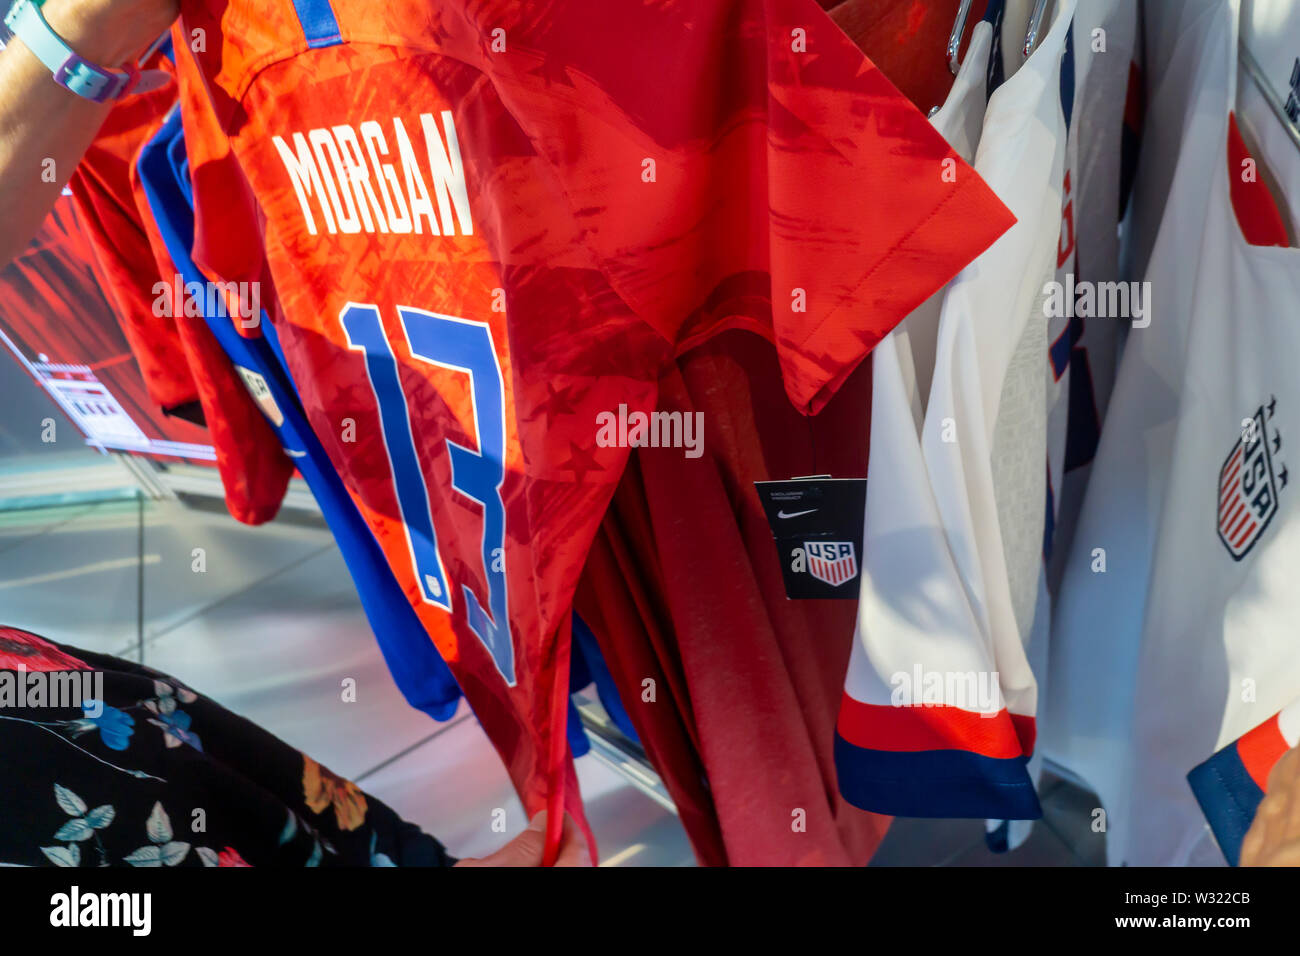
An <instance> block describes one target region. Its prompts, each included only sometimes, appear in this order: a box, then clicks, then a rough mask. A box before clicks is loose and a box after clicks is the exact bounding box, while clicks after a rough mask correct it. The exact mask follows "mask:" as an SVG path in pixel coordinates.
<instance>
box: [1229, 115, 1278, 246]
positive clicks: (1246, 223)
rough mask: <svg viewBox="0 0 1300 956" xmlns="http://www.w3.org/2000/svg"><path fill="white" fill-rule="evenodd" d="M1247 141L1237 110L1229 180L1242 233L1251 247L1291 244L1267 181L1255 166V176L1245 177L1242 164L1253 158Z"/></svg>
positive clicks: (1231, 119) (1232, 118)
mask: <svg viewBox="0 0 1300 956" xmlns="http://www.w3.org/2000/svg"><path fill="white" fill-rule="evenodd" d="M1251 158H1252V157H1251V155H1250V151H1249V150H1248V149H1247V148H1246V141H1245V140H1244V139H1242V137H1241V129H1240V128H1239V127H1238V126H1237V116H1236V114H1235V113H1233V114H1230V115H1229V116H1228V182H1229V184H1230V186H1229V189H1230V192H1231V194H1232V210H1233V212H1234V213H1235V214H1236V216H1237V225H1238V226H1240V227H1241V234H1242V236H1243V237H1244V238H1245V240H1246V241H1247V242H1248V243H1250V244H1251V245H1252V246H1283V247H1286V246H1289V245H1290V244H1291V240H1290V239H1289V238H1288V237H1287V234H1286V222H1285V221H1284V220H1283V219H1282V211H1281V210H1280V209H1279V208H1278V204H1277V200H1276V199H1275V198H1274V196H1273V192H1272V190H1270V189H1269V186H1268V182H1267V181H1266V180H1265V179H1264V177H1263V176H1262V175H1260V171H1259V169H1258V167H1256V168H1255V171H1254V178H1253V179H1251V180H1246V179H1245V178H1244V176H1245V174H1246V170H1245V168H1244V167H1243V165H1242V164H1243V163H1245V162H1246V160H1248V159H1251Z"/></svg>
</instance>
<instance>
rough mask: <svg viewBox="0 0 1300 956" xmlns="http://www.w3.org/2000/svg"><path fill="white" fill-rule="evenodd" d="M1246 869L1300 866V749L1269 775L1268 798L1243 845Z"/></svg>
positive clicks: (1295, 750) (1289, 751)
mask: <svg viewBox="0 0 1300 956" xmlns="http://www.w3.org/2000/svg"><path fill="white" fill-rule="evenodd" d="M1241 865H1242V866H1300V748H1292V749H1291V750H1288V751H1287V752H1286V753H1284V754H1283V755H1282V759H1281V760H1279V761H1278V762H1277V763H1276V764H1274V766H1273V770H1272V772H1271V773H1270V774H1269V775H1268V794H1267V796H1265V797H1264V799H1263V800H1262V801H1260V804H1259V809H1258V810H1256V811H1255V822H1254V823H1252V824H1251V825H1250V830H1249V831H1248V832H1247V833H1246V838H1245V839H1244V840H1242V842H1241Z"/></svg>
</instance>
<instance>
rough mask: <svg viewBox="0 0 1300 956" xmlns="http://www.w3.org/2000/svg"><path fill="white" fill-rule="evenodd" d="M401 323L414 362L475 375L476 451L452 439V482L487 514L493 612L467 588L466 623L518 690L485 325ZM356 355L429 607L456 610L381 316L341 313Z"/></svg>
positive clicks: (496, 388)
mask: <svg viewBox="0 0 1300 956" xmlns="http://www.w3.org/2000/svg"><path fill="white" fill-rule="evenodd" d="M397 314H398V317H399V318H400V319H401V323H402V329H403V331H404V332H405V334H406V340H407V343H408V344H409V346H410V350H411V355H412V357H414V358H416V359H420V360H422V361H425V362H429V363H430V364H432V365H437V366H439V367H440V368H445V369H450V370H451V371H455V372H463V373H465V374H466V375H468V376H469V378H470V393H471V395H472V396H473V400H474V428H475V431H476V432H477V434H478V445H479V450H478V451H477V452H475V451H472V450H471V449H469V448H465V447H462V446H461V445H457V444H456V443H455V442H452V441H448V442H447V448H448V451H449V452H450V455H451V474H452V479H451V484H452V487H453V488H455V489H456V490H457V491H459V492H460V493H461V494H463V495H466V496H468V497H470V498H472V499H474V500H475V501H477V502H478V503H479V504H480V505H482V507H483V536H482V541H481V544H482V556H483V572H484V575H485V577H486V579H487V582H488V609H487V610H485V609H484V608H483V605H482V604H481V603H480V602H479V599H478V596H477V595H476V594H474V592H473V591H472V590H471V589H470V587H469V585H464V586H463V587H462V590H463V591H464V595H465V604H466V616H467V618H468V621H469V626H470V628H471V630H473V632H474V634H475V635H476V636H477V637H478V639H479V640H480V641H482V642H483V646H484V647H486V648H487V650H488V653H489V654H491V655H492V660H493V661H494V662H495V664H496V667H497V670H498V671H500V672H501V676H502V677H503V678H505V681H506V683H507V684H509V685H510V686H512V687H513V686H514V683H515V660H514V645H513V642H512V641H511V636H510V618H509V602H508V598H507V593H506V576H505V505H504V503H503V502H502V500H501V483H502V481H503V480H504V479H505V437H506V435H505V397H504V395H505V386H504V383H503V381H502V378H501V367H500V365H499V364H498V363H497V357H496V352H495V351H494V350H493V348H492V335H491V332H490V331H489V329H488V327H487V325H486V324H484V323H482V322H472V321H470V320H468V319H459V318H455V317H453V316H448V315H440V314H438V313H436V312H425V311H423V310H421V309H415V308H410V307H407V306H399V307H398V310H397ZM339 320H340V321H341V322H342V324H343V331H344V333H345V334H346V335H347V338H348V345H349V347H350V348H353V349H357V350H359V351H361V352H363V353H364V355H365V361H366V372H367V374H368V375H369V377H370V383H371V386H372V387H373V389H374V393H375V400H376V401H377V403H378V405H379V416H380V422H381V424H382V427H383V433H384V445H385V448H386V449H387V451H388V459H389V463H390V464H391V466H392V470H393V483H394V486H395V487H396V490H397V501H398V506H399V507H400V508H401V513H402V514H401V517H402V522H403V523H404V524H405V525H406V529H407V532H406V533H407V541H408V542H409V544H410V554H411V562H412V566H413V567H414V568H415V572H416V577H417V578H418V579H419V580H420V584H421V587H422V589H423V591H424V598H425V601H426V602H428V603H430V604H434V605H437V606H438V607H441V608H443V609H444V610H446V611H451V609H452V603H451V591H450V590H449V589H448V586H447V577H446V572H445V571H444V569H443V564H442V557H441V555H440V554H439V553H438V538H437V534H436V532H435V531H434V527H433V515H432V513H431V511H430V507H429V493H428V488H427V486H426V485H425V483H424V473H423V472H422V471H421V470H420V464H419V459H418V457H417V455H416V452H415V438H414V435H413V434H412V428H411V419H410V410H409V408H408V407H407V404H406V395H405V393H404V392H403V391H402V386H401V382H400V380H399V378H398V374H397V359H396V357H395V356H394V355H393V350H392V347H391V346H390V345H389V344H388V339H387V338H386V337H385V336H384V330H383V325H382V323H381V322H380V318H379V309H378V308H377V307H376V306H373V305H361V304H358V303H355V302H349V303H348V304H347V305H346V306H344V308H343V311H342V312H341V313H340V315H339Z"/></svg>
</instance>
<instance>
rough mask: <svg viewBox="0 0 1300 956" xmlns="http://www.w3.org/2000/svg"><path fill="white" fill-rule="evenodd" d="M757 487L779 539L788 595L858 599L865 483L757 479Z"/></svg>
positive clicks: (853, 480)
mask: <svg viewBox="0 0 1300 956" xmlns="http://www.w3.org/2000/svg"><path fill="white" fill-rule="evenodd" d="M754 489H755V490H756V491H757V492H758V500H759V501H760V502H761V503H762V505H763V511H764V513H765V514H766V515H767V523H768V524H769V525H770V526H771V528H772V537H773V538H774V539H776V552H777V558H778V560H780V562H781V574H782V575H783V577H784V578H785V596H786V597H788V598H795V599H806V598H856V597H857V596H858V578H859V576H860V575H861V573H862V561H861V557H862V521H863V517H864V515H865V512H866V503H867V479H865V478H831V477H829V476H827V475H817V476H815V477H812V478H792V479H790V480H789V481H756V482H754Z"/></svg>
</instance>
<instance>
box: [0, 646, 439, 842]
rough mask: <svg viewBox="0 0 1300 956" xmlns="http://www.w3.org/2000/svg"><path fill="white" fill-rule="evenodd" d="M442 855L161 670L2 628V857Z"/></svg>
mask: <svg viewBox="0 0 1300 956" xmlns="http://www.w3.org/2000/svg"><path fill="white" fill-rule="evenodd" d="M454 862H455V861H454V860H453V859H452V858H451V857H449V856H448V855H447V853H446V851H445V850H444V849H443V847H442V845H441V844H440V843H439V842H438V841H437V840H435V839H434V838H433V837H431V836H429V835H428V834H426V833H424V832H423V831H421V830H420V828H419V827H417V826H415V825H414V824H412V823H407V822H406V821H404V820H402V819H401V818H400V817H399V816H397V814H396V813H394V812H393V811H392V810H391V809H390V808H388V807H387V806H385V805H384V804H382V803H380V802H379V801H377V800H375V799H374V798H373V797H370V796H368V795H367V794H366V793H365V792H363V791H362V790H361V789H360V788H359V787H357V785H356V784H354V783H352V781H350V780H345V779H343V778H342V777H340V776H338V775H336V774H334V773H331V772H330V771H329V770H328V769H327V768H326V767H323V766H322V765H321V764H319V763H317V762H316V761H315V760H313V759H311V757H308V756H307V755H306V754H304V753H301V752H300V751H298V750H295V749H294V748H293V747H290V746H289V745H288V744H286V743H284V742H283V741H282V740H280V739H278V738H277V737H275V736H273V735H272V734H270V733H267V732H266V731H265V730H263V729H262V728H261V727H259V726H257V725H256V724H254V723H252V722H250V721H248V720H245V719H244V718H242V717H239V716H236V715H235V714H232V713H231V712H230V711H228V710H226V709H225V708H223V707H221V706H219V705H218V704H216V703H214V702H213V701H211V700H209V699H208V698H206V697H203V696H202V695H201V694H197V693H195V692H194V691H193V690H190V689H189V688H188V687H186V686H185V685H184V684H182V683H180V682H179V681H177V680H175V679H173V678H171V677H169V676H167V675H166V674H162V673H159V672H158V671H155V670H152V669H150V668H148V667H144V666H141V665H139V664H133V663H131V662H130V661H124V660H121V659H119V658H116V657H109V656H107V655H104V654H95V653H92V652H90V651H83V650H79V649H77V648H74V647H67V646H64V645H60V644H56V643H54V642H52V641H48V640H45V639H44V638H41V637H37V636H36V635H35V634H31V633H28V632H27V631H22V630H19V629H17V628H9V627H0V864H16V865H27V866H50V865H53V866H449V865H451V864H452V863H454Z"/></svg>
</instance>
